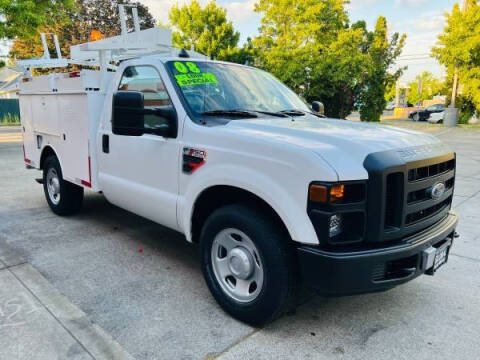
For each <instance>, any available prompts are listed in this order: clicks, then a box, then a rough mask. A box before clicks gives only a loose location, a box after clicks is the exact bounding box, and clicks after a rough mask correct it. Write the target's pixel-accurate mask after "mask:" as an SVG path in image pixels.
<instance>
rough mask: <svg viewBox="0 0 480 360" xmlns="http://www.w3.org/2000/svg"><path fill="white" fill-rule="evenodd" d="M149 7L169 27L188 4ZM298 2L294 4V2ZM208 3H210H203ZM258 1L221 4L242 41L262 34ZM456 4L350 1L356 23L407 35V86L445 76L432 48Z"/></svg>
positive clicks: (445, 0)
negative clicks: (384, 24) (424, 77)
mask: <svg viewBox="0 0 480 360" xmlns="http://www.w3.org/2000/svg"><path fill="white" fill-rule="evenodd" d="M139 1H140V2H141V3H143V4H145V5H147V6H148V7H149V9H150V12H151V13H152V14H153V15H154V16H155V18H156V19H157V20H160V21H162V22H163V23H168V10H169V9H170V7H171V6H172V4H175V3H182V2H185V1H184V0H183V1H182V0H178V1H177V0H139ZM292 1H294V0H292ZM200 2H201V3H205V2H206V0H203V1H200ZM255 2H256V0H233V1H232V0H217V4H219V5H221V6H223V7H225V8H226V9H227V16H228V17H229V19H230V20H232V22H233V24H234V27H235V29H236V30H237V31H239V32H240V34H241V37H240V41H241V42H244V41H245V40H246V39H247V38H248V37H254V36H255V35H257V34H258V27H259V25H260V15H259V14H256V13H254V11H253V6H254V4H255ZM456 2H457V1H456V0H350V4H349V5H347V9H348V12H349V15H350V19H351V21H352V22H354V21H357V20H365V21H366V22H367V25H368V28H369V29H373V27H374V25H375V22H376V19H377V17H378V16H380V15H383V16H385V17H386V18H387V21H388V24H389V31H390V32H391V33H393V32H400V33H405V34H407V41H406V44H405V48H404V50H403V53H402V56H401V58H399V60H398V63H397V66H408V69H407V70H406V71H405V73H404V75H403V77H402V79H401V82H402V83H407V82H408V81H410V80H412V79H414V78H415V76H417V75H418V74H419V73H421V72H422V71H430V72H433V73H434V74H435V75H436V76H438V77H443V76H444V71H443V67H442V66H441V65H440V64H438V63H437V61H436V60H435V59H432V58H430V57H429V54H430V48H431V47H432V46H433V45H434V44H435V42H436V41H437V36H438V34H439V33H441V32H442V30H443V28H444V25H445V18H444V13H445V12H446V11H450V10H451V9H452V7H453V5H454V4H455V3H456Z"/></svg>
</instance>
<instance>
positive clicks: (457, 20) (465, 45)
mask: <svg viewBox="0 0 480 360" xmlns="http://www.w3.org/2000/svg"><path fill="white" fill-rule="evenodd" d="M445 16H446V23H447V24H446V26H445V29H444V31H443V33H442V34H441V35H440V36H439V37H438V43H437V46H436V47H434V48H433V49H432V55H433V56H435V57H436V58H437V59H438V60H439V62H440V63H441V64H443V65H445V67H446V68H447V73H448V77H449V79H451V78H453V75H454V71H455V68H457V69H458V77H459V83H460V87H461V88H462V97H463V99H462V102H463V103H464V104H465V102H470V103H471V105H470V106H466V105H464V109H466V110H465V112H466V114H465V117H466V116H467V115H468V111H467V109H469V108H471V107H474V108H475V109H476V111H477V112H480V4H479V3H478V1H476V0H467V3H466V8H465V10H463V11H462V10H461V9H460V7H459V5H458V4H455V5H454V7H453V9H452V12H451V13H447V14H446V15H445Z"/></svg>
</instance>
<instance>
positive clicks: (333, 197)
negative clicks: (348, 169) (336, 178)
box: [330, 184, 345, 202]
mask: <svg viewBox="0 0 480 360" xmlns="http://www.w3.org/2000/svg"><path fill="white" fill-rule="evenodd" d="M344 195H345V185H343V184H336V185H333V186H332V187H331V188H330V201H331V202H337V201H340V200H342V199H343V196H344Z"/></svg>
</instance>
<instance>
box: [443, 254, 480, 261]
mask: <svg viewBox="0 0 480 360" xmlns="http://www.w3.org/2000/svg"><path fill="white" fill-rule="evenodd" d="M450 255H453V256H457V257H459V258H462V259H467V260H471V261H475V262H480V259H476V258H472V257H470V256H465V255H460V254H455V253H451V254H450Z"/></svg>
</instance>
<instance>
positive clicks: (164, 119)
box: [144, 105, 177, 138]
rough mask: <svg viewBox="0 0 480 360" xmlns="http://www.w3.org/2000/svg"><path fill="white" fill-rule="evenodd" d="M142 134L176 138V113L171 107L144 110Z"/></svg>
mask: <svg viewBox="0 0 480 360" xmlns="http://www.w3.org/2000/svg"><path fill="white" fill-rule="evenodd" d="M144 114H145V118H144V119H145V124H144V133H145V134H153V135H159V136H163V137H172V138H174V137H176V136H177V112H176V111H175V108H174V107H173V105H168V106H163V107H161V108H157V109H145V110H144Z"/></svg>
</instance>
